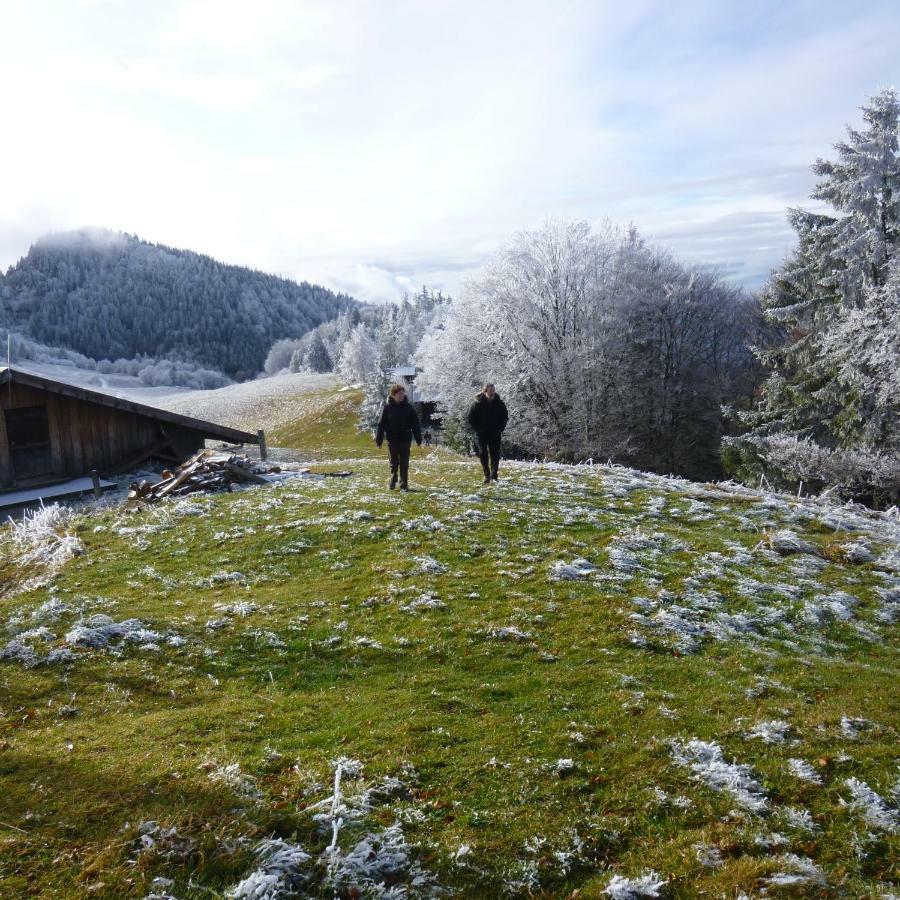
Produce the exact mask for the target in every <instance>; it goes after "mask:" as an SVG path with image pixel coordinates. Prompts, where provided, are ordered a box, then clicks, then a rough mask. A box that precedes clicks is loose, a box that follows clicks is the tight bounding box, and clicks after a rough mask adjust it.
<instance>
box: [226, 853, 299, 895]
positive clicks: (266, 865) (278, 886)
mask: <svg viewBox="0 0 900 900" xmlns="http://www.w3.org/2000/svg"><path fill="white" fill-rule="evenodd" d="M254 854H255V856H256V858H257V867H256V869H255V870H254V871H253V872H251V873H250V874H249V875H248V876H247V877H246V878H245V879H244V880H243V881H241V882H240V883H239V884H238V885H237V886H236V887H234V888H232V889H231V890H230V891H229V892H228V893H227V895H226V896H227V897H230V898H234V900H278V898H280V897H284V896H286V895H291V894H295V893H296V892H297V891H299V890H300V889H301V888H303V887H304V886H305V885H306V884H307V883H308V882H309V880H310V874H309V872H307V871H305V870H304V869H305V867H306V865H307V863H308V862H309V861H310V860H311V859H312V857H311V856H310V855H309V853H307V852H306V851H305V850H304V849H303V848H302V847H301V846H299V845H298V844H289V843H287V841H283V840H281V839H280V838H273V839H271V840H265V841H262V842H261V843H259V844H258V845H257V846H256V849H255V851H254Z"/></svg>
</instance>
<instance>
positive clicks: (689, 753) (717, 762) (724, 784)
mask: <svg viewBox="0 0 900 900" xmlns="http://www.w3.org/2000/svg"><path fill="white" fill-rule="evenodd" d="M672 759H673V760H674V762H675V764H676V765H679V766H683V767H684V768H687V769H690V770H691V772H692V773H693V775H694V778H695V779H696V780H697V781H700V782H702V783H703V784H705V785H706V786H707V787H709V788H712V790H714V791H718V792H720V793H727V794H730V795H731V796H732V797H733V798H734V800H735V801H736V802H737V803H738V805H740V806H742V807H744V809H747V810H749V811H750V812H754V813H762V812H765V811H766V810H767V809H768V802H767V800H766V792H765V790H764V788H763V786H762V785H761V784H760V783H759V782H758V781H757V780H756V778H755V777H754V775H753V769H752V768H751V767H750V766H747V765H743V764H741V763H733V762H732V763H730V762H728V761H727V760H726V759H725V758H724V756H723V755H722V748H721V747H720V746H719V745H718V744H716V743H715V742H712V741H701V740H700V739H699V738H692V739H691V740H689V741H687V742H686V743H685V742H682V741H677V740H676V741H673V742H672Z"/></svg>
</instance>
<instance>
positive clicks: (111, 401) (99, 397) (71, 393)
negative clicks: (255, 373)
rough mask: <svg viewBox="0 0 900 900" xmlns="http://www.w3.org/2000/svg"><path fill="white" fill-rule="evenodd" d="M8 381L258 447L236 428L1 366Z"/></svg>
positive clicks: (1, 380) (2, 379) (0, 379)
mask: <svg viewBox="0 0 900 900" xmlns="http://www.w3.org/2000/svg"><path fill="white" fill-rule="evenodd" d="M7 382H13V383H15V384H22V385H27V386H28V387H33V388H40V389H43V390H45V391H50V392H51V393H54V394H62V395H63V396H65V397H74V398H75V399H76V400H84V401H86V402H88V403H98V404H100V405H101V406H109V407H111V408H113V409H121V410H125V411H126V412H131V413H136V414H137V415H140V416H148V417H149V418H152V419H158V420H159V421H161V422H171V423H172V424H174V425H180V426H182V427H183V428H192V429H194V430H195V431H200V432H202V433H203V434H204V435H206V436H207V437H211V438H219V439H220V440H223V441H229V442H230V443H233V444H256V443H258V441H259V438H258V436H257V435H255V434H250V432H249V431H238V429H236V428H227V427H226V426H225V425H217V424H216V423H215V422H206V421H204V420H203V419H195V418H193V417H192V416H183V415H181V413H174V412H169V411H168V410H167V409H159V408H157V407H155V406H147V405H146V404H144V403H136V402H135V401H134V400H126V399H124V398H123V397H117V396H115V395H114V394H104V393H103V392H102V391H92V390H89V389H88V388H85V387H81V386H80V385H77V384H70V383H69V382H67V381H60V380H59V379H57V378H48V377H47V376H46V375H38V374H36V373H34V372H28V371H26V370H25V369H20V368H18V367H17V366H2V367H0V384H6V383H7Z"/></svg>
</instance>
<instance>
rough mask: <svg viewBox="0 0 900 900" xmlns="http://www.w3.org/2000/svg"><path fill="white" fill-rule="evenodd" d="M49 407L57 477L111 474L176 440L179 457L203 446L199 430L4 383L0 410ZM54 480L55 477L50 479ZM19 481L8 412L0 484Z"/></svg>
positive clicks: (0, 447)
mask: <svg viewBox="0 0 900 900" xmlns="http://www.w3.org/2000/svg"><path fill="white" fill-rule="evenodd" d="M26 406H46V407H47V416H48V422H49V427H50V446H51V453H52V458H53V476H52V477H53V478H57V479H64V478H75V477H78V476H80V475H84V474H85V473H87V472H90V470H91V469H98V470H99V471H100V473H101V474H103V473H106V472H111V471H112V470H113V469H115V468H116V467H117V466H118V465H120V464H121V463H123V462H124V461H126V460H128V459H130V458H132V457H135V456H137V455H138V454H140V453H141V452H143V451H146V450H149V449H151V448H152V447H155V446H157V445H158V444H160V443H161V442H162V441H163V440H166V439H168V440H170V441H171V443H172V445H173V447H174V449H175V451H176V453H177V455H179V456H182V457H187V456H189V455H190V454H191V453H193V452H195V451H196V450H197V449H199V448H200V447H202V446H203V441H204V436H203V434H201V433H200V432H199V431H193V430H192V429H189V428H185V427H183V426H179V425H175V424H171V423H168V422H161V421H159V420H157V419H153V418H151V417H150V416H143V415H139V414H137V413H133V412H127V411H125V410H119V409H114V408H111V407H108V406H102V405H101V404H99V403H91V402H89V401H86V400H79V399H76V398H74V397H66V396H62V395H61V394H56V393H52V392H51V391H45V390H41V389H40V388H35V387H30V386H27V385H22V384H16V383H9V384H4V385H0V409H2V410H3V411H4V412H5V410H7V409H17V408H21V407H26ZM45 480H52V479H45ZM14 484H15V480H14V473H13V471H12V463H11V458H10V451H9V443H8V441H7V436H6V416H5V415H0V485H2V486H3V487H12V486H13V485H14Z"/></svg>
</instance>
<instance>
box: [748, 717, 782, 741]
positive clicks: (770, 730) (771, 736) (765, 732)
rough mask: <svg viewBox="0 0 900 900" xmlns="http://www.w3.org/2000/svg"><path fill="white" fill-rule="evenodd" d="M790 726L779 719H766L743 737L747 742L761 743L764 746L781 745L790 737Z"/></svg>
mask: <svg viewBox="0 0 900 900" xmlns="http://www.w3.org/2000/svg"><path fill="white" fill-rule="evenodd" d="M790 730H791V726H790V724H789V723H787V722H784V721H782V720H781V719H766V720H764V721H762V722H757V724H756V725H754V726H753V728H751V729H750V730H749V731H748V732H747V733H746V734H745V735H744V737H746V738H747V739H748V740H758V741H762V742H763V743H764V744H783V743H784V742H785V741H786V740H787V739H788V738H789V736H790Z"/></svg>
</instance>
